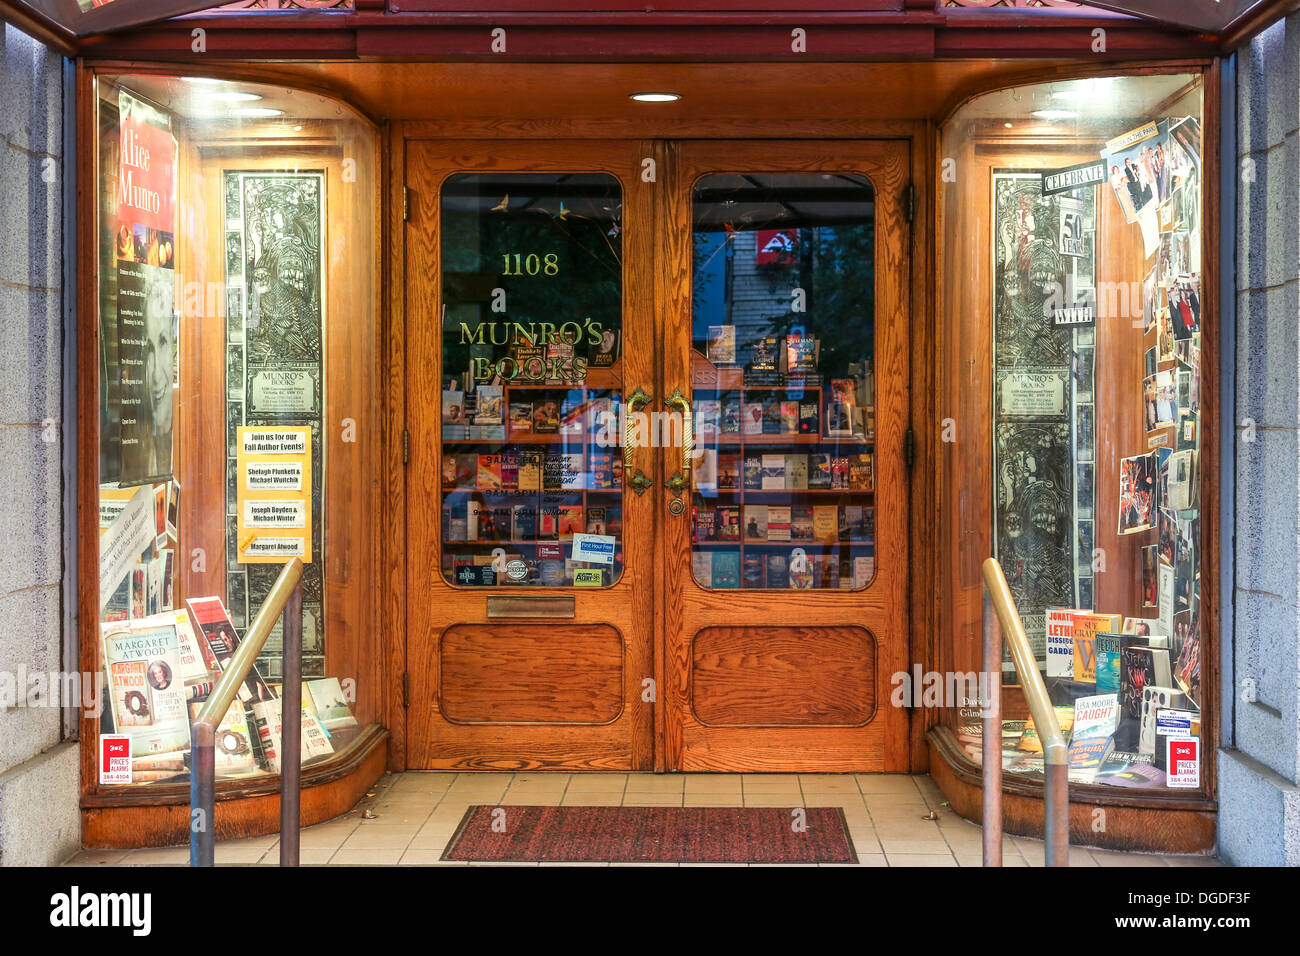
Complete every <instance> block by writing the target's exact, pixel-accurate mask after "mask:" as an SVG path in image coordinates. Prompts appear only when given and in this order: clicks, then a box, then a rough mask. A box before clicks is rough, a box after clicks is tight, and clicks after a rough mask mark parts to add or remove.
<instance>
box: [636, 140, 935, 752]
mask: <svg viewBox="0 0 1300 956" xmlns="http://www.w3.org/2000/svg"><path fill="white" fill-rule="evenodd" d="M669 159H670V161H669V163H668V164H667V167H668V176H667V180H668V181H667V184H666V185H667V189H666V191H665V197H668V198H666V199H665V204H666V208H665V210H664V213H663V222H664V228H663V229H662V230H661V232H662V241H663V246H662V249H663V255H664V260H663V265H662V267H661V268H659V269H658V270H657V272H658V277H657V286H656V287H657V290H658V294H659V296H660V297H661V302H662V303H663V306H662V309H661V311H660V315H661V322H662V323H663V328H662V333H661V337H662V339H663V341H664V356H663V363H662V364H663V380H662V383H661V387H662V390H663V394H665V395H667V394H670V393H671V392H672V391H673V390H674V389H680V390H681V391H682V392H683V393H686V394H688V395H690V394H692V388H693V387H699V385H700V383H701V378H700V375H699V369H700V368H701V366H706V367H707V366H708V364H709V363H706V362H702V361H701V356H699V355H698V354H697V353H696V352H695V350H694V349H693V347H692V342H693V333H692V326H693V315H692V307H693V303H692V289H693V286H694V281H693V264H692V262H693V260H692V255H693V252H694V239H693V236H692V221H693V220H692V191H693V188H694V185H695V183H696V182H697V181H698V180H699V179H700V178H701V177H702V176H705V175H709V174H716V173H730V174H755V175H758V174H778V173H800V172H807V173H822V174H824V173H834V172H843V173H855V174H858V175H859V176H863V177H865V178H866V179H868V180H870V182H871V185H872V187H873V189H874V193H875V207H874V216H875V220H874V221H875V239H874V270H875V280H874V303H875V308H874V317H875V335H876V340H875V347H874V362H875V367H874V387H875V444H874V455H875V497H874V513H875V542H874V544H875V550H874V559H875V572H874V578H873V579H872V580H871V583H870V584H869V585H868V586H867V587H866V588H865V589H864V590H859V591H849V590H837V589H836V590H764V589H755V590H747V589H744V588H741V589H739V590H730V589H719V590H709V589H706V588H704V587H702V586H701V585H700V584H699V583H697V582H696V580H695V577H694V576H693V574H692V568H691V560H692V539H691V530H692V529H691V522H692V518H691V509H690V508H689V507H688V508H687V509H686V510H685V512H684V513H683V514H680V515H676V514H672V513H670V512H669V510H668V502H669V501H670V500H671V495H670V494H669V493H668V492H667V491H666V490H665V489H664V487H663V485H664V482H665V481H667V480H668V478H669V477H671V476H672V475H673V474H674V472H675V471H677V470H678V468H679V467H680V465H681V463H680V461H679V460H678V458H677V457H676V454H677V453H675V452H674V451H673V450H671V449H670V450H668V451H666V453H665V455H664V456H663V457H662V465H661V468H662V471H661V473H660V475H659V478H660V481H659V488H658V489H657V490H656V493H657V495H658V497H659V509H660V510H659V520H660V522H661V532H660V540H661V541H662V542H663V548H662V552H661V553H662V555H663V565H662V569H661V575H662V578H663V581H664V587H663V594H662V598H661V600H662V607H663V611H662V621H663V625H662V633H661V634H660V635H659V638H658V640H659V642H660V644H659V646H660V647H661V648H662V654H663V670H664V686H663V689H662V698H661V699H662V706H663V724H664V727H663V734H662V741H663V756H662V760H663V764H664V766H665V767H666V768H667V769H677V770H687V771H690V770H701V771H702V770H714V771H718V770H723V771H726V770H731V771H774V772H780V771H785V772H790V771H808V772H811V771H882V770H886V771H887V770H898V771H901V770H906V769H908V759H909V753H908V743H907V734H908V714H907V711H906V710H904V709H902V708H898V707H894V706H891V705H890V704H889V698H890V692H891V690H892V684H891V677H892V675H893V674H895V673H897V672H901V671H905V670H906V669H907V661H908V641H909V634H908V613H907V603H906V598H907V582H908V560H909V555H908V534H907V530H908V523H909V502H908V483H907V474H906V469H905V465H904V461H903V445H904V438H905V433H906V430H907V427H908V409H909V395H908V388H909V381H910V375H909V372H910V367H909V355H910V352H909V346H910V340H909V329H908V324H909V311H908V308H909V306H908V296H907V282H908V275H909V269H908V259H907V237H908V227H907V224H906V222H905V220H904V215H903V208H902V195H903V190H904V187H905V185H906V182H907V176H908V173H907V170H908V160H909V157H908V145H907V144H906V143H905V142H891V141H874V142H834V143H809V142H763V143H731V142H728V143H709V142H695V143H688V144H683V145H670V149H669ZM696 338H697V339H698V335H696ZM764 439H766V436H758V439H757V440H756V441H754V444H755V445H762V444H763V443H764ZM719 447H720V446H719ZM796 487H797V486H796ZM689 500H690V498H689V496H687V501H688V502H689Z"/></svg>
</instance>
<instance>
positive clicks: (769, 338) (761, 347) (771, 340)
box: [749, 335, 781, 383]
mask: <svg viewBox="0 0 1300 956" xmlns="http://www.w3.org/2000/svg"><path fill="white" fill-rule="evenodd" d="M780 352H781V336H779V335H764V336H762V337H761V338H759V339H758V340H757V341H756V342H755V343H754V354H753V357H752V358H751V359H750V363H749V371H750V372H751V373H753V374H752V375H751V379H752V381H755V382H759V383H763V382H770V381H773V380H774V379H775V378H776V373H777V370H778V368H779V366H780V362H781V357H780Z"/></svg>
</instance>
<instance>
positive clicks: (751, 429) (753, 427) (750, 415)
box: [740, 402, 763, 435]
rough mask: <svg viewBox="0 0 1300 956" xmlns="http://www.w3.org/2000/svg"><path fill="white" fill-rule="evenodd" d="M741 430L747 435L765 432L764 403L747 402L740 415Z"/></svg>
mask: <svg viewBox="0 0 1300 956" xmlns="http://www.w3.org/2000/svg"><path fill="white" fill-rule="evenodd" d="M740 430H741V432H743V433H744V434H746V435H761V434H763V405H762V403H761V402H745V403H744V405H743V406H742V411H741V416H740Z"/></svg>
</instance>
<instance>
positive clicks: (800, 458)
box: [785, 455, 808, 491]
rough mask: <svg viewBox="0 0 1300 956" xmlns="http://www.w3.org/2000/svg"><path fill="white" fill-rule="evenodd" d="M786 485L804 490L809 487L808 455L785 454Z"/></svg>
mask: <svg viewBox="0 0 1300 956" xmlns="http://www.w3.org/2000/svg"><path fill="white" fill-rule="evenodd" d="M785 486H786V487H787V488H791V489H795V490H798V491H804V490H807V488H808V456H807V455H786V456H785Z"/></svg>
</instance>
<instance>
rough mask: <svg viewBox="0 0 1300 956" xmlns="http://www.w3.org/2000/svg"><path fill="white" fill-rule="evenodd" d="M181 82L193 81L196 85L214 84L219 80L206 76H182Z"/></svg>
mask: <svg viewBox="0 0 1300 956" xmlns="http://www.w3.org/2000/svg"><path fill="white" fill-rule="evenodd" d="M181 82H182V83H193V84H195V85H196V86H216V85H217V84H218V83H220V82H222V81H221V80H214V79H212V78H211V77H207V76H182V77H181Z"/></svg>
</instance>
